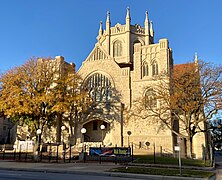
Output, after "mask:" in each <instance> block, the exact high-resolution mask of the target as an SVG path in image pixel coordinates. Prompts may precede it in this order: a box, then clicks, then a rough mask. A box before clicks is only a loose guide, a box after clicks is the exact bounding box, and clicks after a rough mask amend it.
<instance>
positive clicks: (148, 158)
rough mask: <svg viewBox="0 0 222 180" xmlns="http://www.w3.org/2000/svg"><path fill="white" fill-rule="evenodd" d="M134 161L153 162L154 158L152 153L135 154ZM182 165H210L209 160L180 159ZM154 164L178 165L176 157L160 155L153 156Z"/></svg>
mask: <svg viewBox="0 0 222 180" xmlns="http://www.w3.org/2000/svg"><path fill="white" fill-rule="evenodd" d="M134 158H135V160H134V161H133V162H134V163H142V164H154V158H153V156H152V155H135V156H134ZM181 162H182V166H198V167H205V166H207V167H208V166H210V162H209V161H206V163H205V162H204V161H203V160H197V159H184V158H182V159H181ZM155 163H156V164H170V165H178V158H174V157H160V156H156V158H155Z"/></svg>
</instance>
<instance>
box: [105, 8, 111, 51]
mask: <svg viewBox="0 0 222 180" xmlns="http://www.w3.org/2000/svg"><path fill="white" fill-rule="evenodd" d="M110 25H111V22H110V12H109V11H107V13H106V44H107V46H106V51H107V53H108V54H109V55H110Z"/></svg>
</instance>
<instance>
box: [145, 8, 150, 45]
mask: <svg viewBox="0 0 222 180" xmlns="http://www.w3.org/2000/svg"><path fill="white" fill-rule="evenodd" d="M144 28H145V44H146V45H148V44H149V34H150V32H149V17H148V11H146V18H145V21H144Z"/></svg>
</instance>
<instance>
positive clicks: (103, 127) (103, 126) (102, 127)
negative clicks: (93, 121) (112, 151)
mask: <svg viewBox="0 0 222 180" xmlns="http://www.w3.org/2000/svg"><path fill="white" fill-rule="evenodd" d="M105 128H106V127H105V125H104V124H102V125H101V126H100V129H101V131H102V146H103V145H104V143H103V130H104V129H105Z"/></svg>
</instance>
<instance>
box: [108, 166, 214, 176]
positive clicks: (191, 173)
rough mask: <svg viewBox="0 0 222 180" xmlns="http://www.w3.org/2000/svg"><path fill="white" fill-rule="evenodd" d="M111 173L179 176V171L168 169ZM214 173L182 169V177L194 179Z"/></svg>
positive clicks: (122, 170) (116, 169)
mask: <svg viewBox="0 0 222 180" xmlns="http://www.w3.org/2000/svg"><path fill="white" fill-rule="evenodd" d="M111 171H112V172H122V173H135V174H150V175H163V176H180V170H179V169H171V168H170V169H168V168H146V167H120V168H114V169H112V170H111ZM214 174H215V173H213V172H207V171H196V170H189V169H182V176H183V177H195V178H206V177H211V176H213V175H214Z"/></svg>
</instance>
